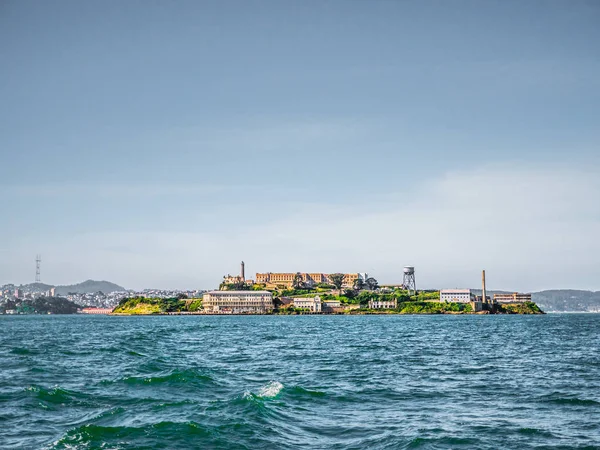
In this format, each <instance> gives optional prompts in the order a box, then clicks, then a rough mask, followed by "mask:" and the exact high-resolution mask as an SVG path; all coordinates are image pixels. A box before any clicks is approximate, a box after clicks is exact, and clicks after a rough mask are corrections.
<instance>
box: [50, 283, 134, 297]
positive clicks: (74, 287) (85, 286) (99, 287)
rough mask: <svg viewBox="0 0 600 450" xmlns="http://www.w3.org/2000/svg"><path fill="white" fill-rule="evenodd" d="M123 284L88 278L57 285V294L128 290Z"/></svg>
mask: <svg viewBox="0 0 600 450" xmlns="http://www.w3.org/2000/svg"><path fill="white" fill-rule="evenodd" d="M126 290H127V289H125V288H124V287H123V286H119V285H118V284H115V283H111V282H110V281H95V280H86V281H84V282H82V283H77V284H70V285H66V286H56V295H67V294H68V293H70V292H74V293H76V294H85V293H87V292H98V291H101V292H104V293H105V294H107V293H109V292H115V291H126Z"/></svg>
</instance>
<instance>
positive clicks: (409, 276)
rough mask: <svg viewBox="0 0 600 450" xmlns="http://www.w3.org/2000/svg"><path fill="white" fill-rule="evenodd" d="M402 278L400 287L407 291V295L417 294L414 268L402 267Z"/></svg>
mask: <svg viewBox="0 0 600 450" xmlns="http://www.w3.org/2000/svg"><path fill="white" fill-rule="evenodd" d="M403 272H404V277H403V279H402V285H403V286H404V290H406V291H408V292H409V294H411V295H412V294H416V293H417V283H416V281H415V268H414V267H413V266H405V267H404V271H403Z"/></svg>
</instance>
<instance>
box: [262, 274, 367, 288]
mask: <svg viewBox="0 0 600 450" xmlns="http://www.w3.org/2000/svg"><path fill="white" fill-rule="evenodd" d="M298 275H299V276H300V278H301V279H302V282H303V283H305V284H306V285H307V286H315V285H317V284H319V283H326V284H331V278H330V274H327V273H309V272H266V273H257V274H256V283H261V284H266V285H270V286H277V285H281V286H286V287H292V285H293V283H294V280H295V279H296V277H297V276H298ZM359 278H362V280H363V281H364V280H366V278H367V274H366V273H345V274H344V283H343V287H346V288H351V287H353V286H354V283H355V282H356V280H358V279H359Z"/></svg>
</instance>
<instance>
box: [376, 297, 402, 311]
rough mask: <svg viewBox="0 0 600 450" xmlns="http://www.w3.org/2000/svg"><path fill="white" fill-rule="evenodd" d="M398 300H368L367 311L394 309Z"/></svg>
mask: <svg viewBox="0 0 600 450" xmlns="http://www.w3.org/2000/svg"><path fill="white" fill-rule="evenodd" d="M397 307H398V300H396V299H394V300H369V309H396V308H397Z"/></svg>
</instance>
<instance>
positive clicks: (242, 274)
mask: <svg viewBox="0 0 600 450" xmlns="http://www.w3.org/2000/svg"><path fill="white" fill-rule="evenodd" d="M240 275H241V277H242V281H246V272H245V271H244V261H242V273H241V274H240Z"/></svg>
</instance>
